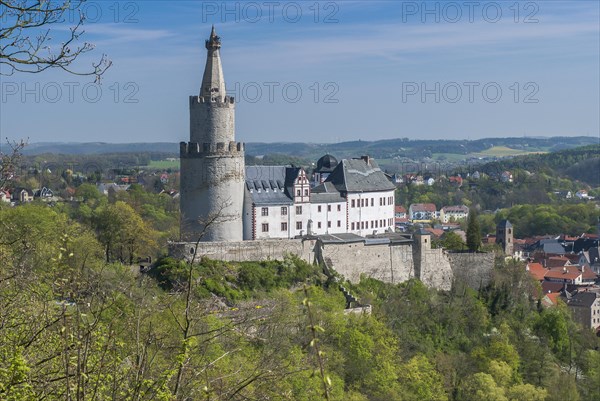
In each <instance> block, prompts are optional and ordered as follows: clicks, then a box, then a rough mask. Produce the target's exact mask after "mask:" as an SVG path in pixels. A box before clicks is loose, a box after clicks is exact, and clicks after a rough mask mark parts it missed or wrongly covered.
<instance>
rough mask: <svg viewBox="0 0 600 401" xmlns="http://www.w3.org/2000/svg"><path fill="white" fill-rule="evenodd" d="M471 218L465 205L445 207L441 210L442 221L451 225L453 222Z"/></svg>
mask: <svg viewBox="0 0 600 401" xmlns="http://www.w3.org/2000/svg"><path fill="white" fill-rule="evenodd" d="M468 217H469V208H468V207H467V206H465V205H456V206H444V207H443V208H442V209H441V210H440V220H441V221H442V223H449V222H450V221H451V220H453V221H458V220H464V219H467V218H468Z"/></svg>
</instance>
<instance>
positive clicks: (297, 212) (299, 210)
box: [296, 206, 302, 214]
mask: <svg viewBox="0 0 600 401" xmlns="http://www.w3.org/2000/svg"><path fill="white" fill-rule="evenodd" d="M296 214H302V206H296Z"/></svg>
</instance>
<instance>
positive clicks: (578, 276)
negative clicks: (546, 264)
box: [544, 265, 598, 286]
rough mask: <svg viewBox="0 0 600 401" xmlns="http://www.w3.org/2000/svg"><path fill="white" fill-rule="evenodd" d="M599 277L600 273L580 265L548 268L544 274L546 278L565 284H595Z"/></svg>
mask: <svg viewBox="0 0 600 401" xmlns="http://www.w3.org/2000/svg"><path fill="white" fill-rule="evenodd" d="M597 279H598V275H597V274H596V273H594V272H593V271H591V270H590V269H586V268H585V267H581V268H580V267H579V266H567V265H565V266H563V267H553V268H551V269H548V271H547V272H546V274H545V275H544V280H546V281H552V282H556V283H563V284H574V285H578V286H585V285H593V284H594V283H595V282H596V280H597Z"/></svg>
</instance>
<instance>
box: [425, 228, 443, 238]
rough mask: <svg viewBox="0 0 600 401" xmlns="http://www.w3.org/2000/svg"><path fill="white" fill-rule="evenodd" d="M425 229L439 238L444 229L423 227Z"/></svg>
mask: <svg viewBox="0 0 600 401" xmlns="http://www.w3.org/2000/svg"><path fill="white" fill-rule="evenodd" d="M424 230H425V231H427V232H430V233H431V234H432V235H433V236H435V237H437V238H440V237H441V236H442V235H444V230H441V229H439V228H424Z"/></svg>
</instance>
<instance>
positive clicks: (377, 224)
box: [375, 220, 379, 228]
mask: <svg viewBox="0 0 600 401" xmlns="http://www.w3.org/2000/svg"><path fill="white" fill-rule="evenodd" d="M375 228H379V220H375Z"/></svg>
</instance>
